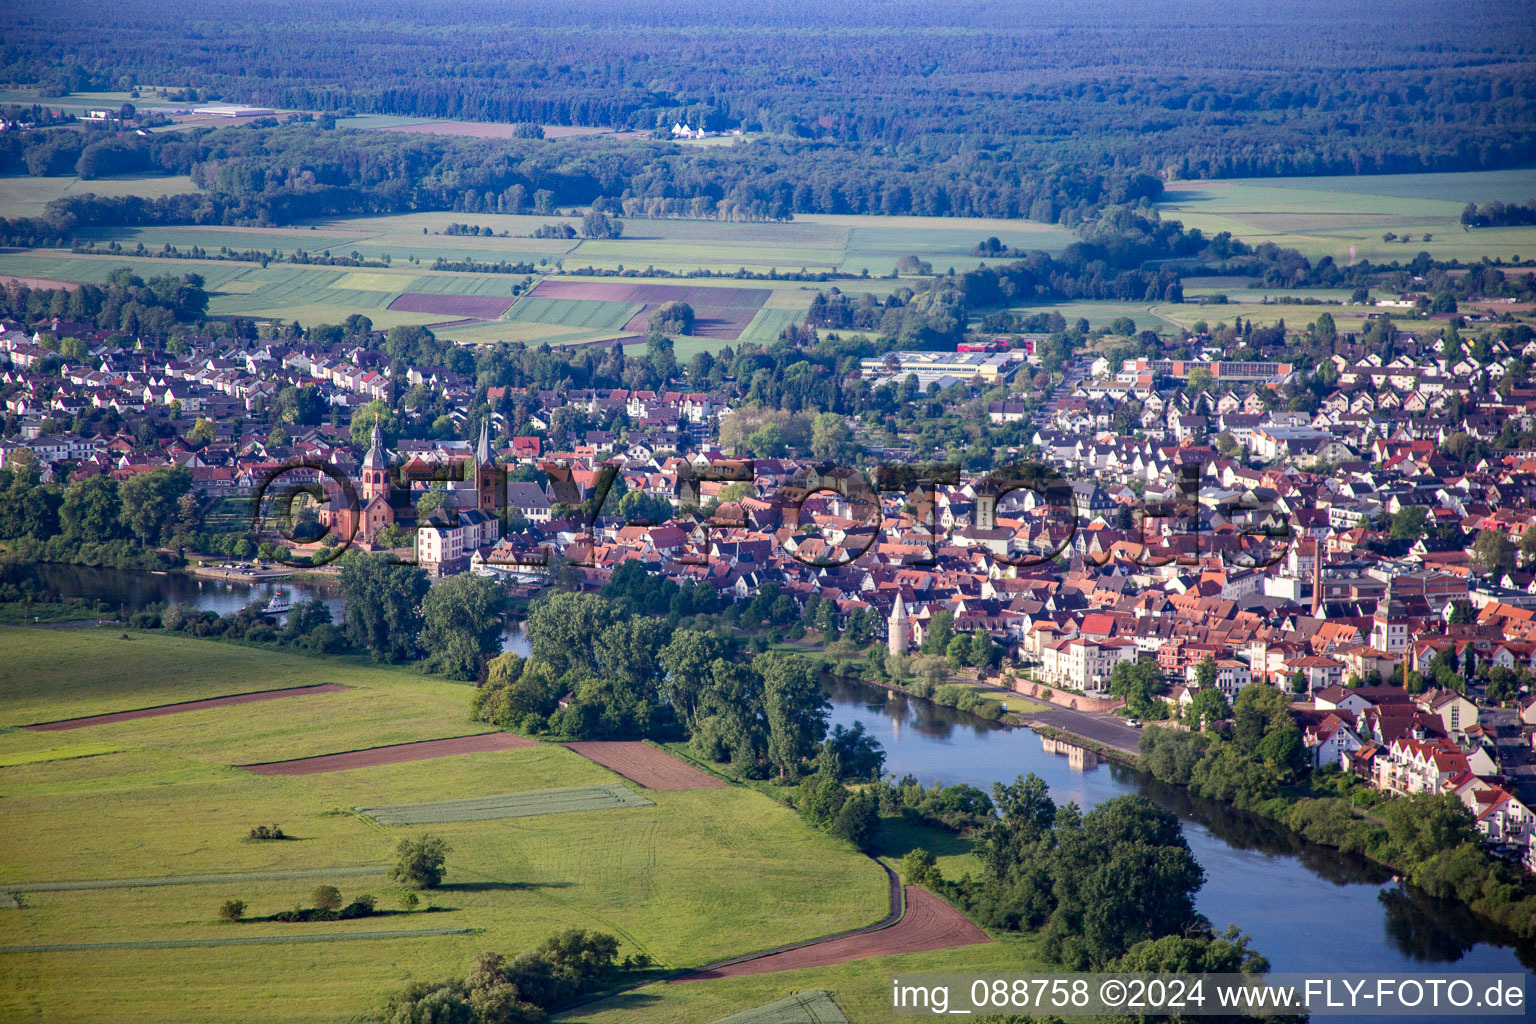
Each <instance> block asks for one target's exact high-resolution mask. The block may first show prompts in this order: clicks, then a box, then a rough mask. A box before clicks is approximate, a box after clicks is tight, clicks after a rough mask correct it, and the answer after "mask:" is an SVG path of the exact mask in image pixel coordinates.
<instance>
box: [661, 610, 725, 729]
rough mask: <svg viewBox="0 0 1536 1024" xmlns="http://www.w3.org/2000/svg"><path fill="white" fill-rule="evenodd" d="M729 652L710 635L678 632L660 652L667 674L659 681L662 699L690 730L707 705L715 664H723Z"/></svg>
mask: <svg viewBox="0 0 1536 1024" xmlns="http://www.w3.org/2000/svg"><path fill="white" fill-rule="evenodd" d="M727 654H729V649H728V648H727V647H726V645H725V644H724V643H723V642H722V641H721V640H720V638H719V637H717V636H715V635H714V634H713V633H705V632H702V631H700V630H696V629H679V630H678V631H677V632H675V633H673V634H672V639H671V640H669V641H668V642H667V645H666V646H665V647H663V648H662V650H661V663H662V666H663V667H665V668H666V670H667V671H666V675H665V677H664V678H663V679H662V681H661V698H662V699H663V700H665V701H666V702H667V703H669V704H671V705H672V707H673V709H674V710H676V711H677V714H678V717H680V718H681V719H682V720H683V721H684V722H685V723H686V724H687V725H688V727H689V729H690V730H692V729H693V728H694V727H695V726H697V724H698V721H699V712H700V710H701V709H702V708H704V707H705V706H706V704H707V691H708V690H709V688H710V685H711V683H712V682H713V679H714V665H715V663H716V662H723V661H724V659H725V657H726V655H727Z"/></svg>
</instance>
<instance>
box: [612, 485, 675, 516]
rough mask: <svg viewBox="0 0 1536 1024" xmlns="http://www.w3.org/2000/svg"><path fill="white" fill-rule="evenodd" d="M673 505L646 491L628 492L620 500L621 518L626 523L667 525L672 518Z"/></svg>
mask: <svg viewBox="0 0 1536 1024" xmlns="http://www.w3.org/2000/svg"><path fill="white" fill-rule="evenodd" d="M673 511H674V510H673V508H672V503H671V502H670V501H668V500H667V499H666V498H663V497H660V496H658V495H655V494H651V493H649V492H646V491H638V490H637V491H627V492H625V494H624V496H623V497H622V498H620V499H619V503H618V514H619V518H620V519H622V520H624V521H625V522H626V523H637V524H643V523H665V522H666V521H667V520H669V519H671V518H672V513H673Z"/></svg>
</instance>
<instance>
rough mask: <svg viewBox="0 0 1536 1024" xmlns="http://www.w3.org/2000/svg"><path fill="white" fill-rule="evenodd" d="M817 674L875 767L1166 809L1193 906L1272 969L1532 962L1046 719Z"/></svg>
mask: <svg viewBox="0 0 1536 1024" xmlns="http://www.w3.org/2000/svg"><path fill="white" fill-rule="evenodd" d="M826 685H827V688H828V694H829V696H830V698H831V699H832V702H833V710H832V723H833V724H834V725H842V726H844V727H845V728H851V727H852V726H853V725H854V724H855V723H862V724H863V725H864V726H865V728H866V729H867V730H868V731H869V732H870V733H872V734H873V735H874V736H875V738H876V739H878V740H880V742H881V743H882V744H883V745H884V747H885V750H886V771H887V772H888V773H890V774H894V775H895V776H897V777H900V776H902V775H906V774H911V775H913V776H915V777H916V778H917V779H918V781H919V782H921V783H922V784H923V785H925V786H926V785H932V784H934V783H941V784H944V785H953V784H956V783H966V784H969V785H973V786H976V787H978V788H980V789H982V790H985V791H990V789H991V786H992V783H994V782H998V781H1012V780H1013V779H1014V778H1015V777H1016V776H1018V775H1021V774H1025V773H1027V772H1033V773H1034V774H1036V775H1039V776H1040V777H1041V778H1042V779H1044V780H1045V782H1046V784H1047V785H1048V786H1049V788H1050V791H1051V795H1052V798H1053V799H1054V800H1056V802H1057V803H1058V804H1066V803H1069V802H1070V803H1076V804H1077V805H1078V806H1079V807H1081V808H1083V809H1084V810H1086V809H1088V808H1091V807H1093V806H1096V805H1097V804H1099V803H1102V802H1103V801H1105V800H1108V799H1111V798H1113V797H1117V796H1122V795H1125V794H1127V793H1137V794H1140V795H1142V796H1145V797H1147V798H1148V799H1149V800H1151V801H1152V802H1153V803H1155V804H1157V805H1158V806H1160V807H1163V808H1165V809H1167V810H1170V811H1172V812H1174V813H1175V814H1176V815H1178V817H1179V819H1180V821H1181V823H1182V824H1183V826H1184V831H1185V835H1186V838H1187V839H1188V841H1189V843H1190V847H1191V849H1192V850H1193V852H1194V853H1195V857H1196V860H1198V861H1199V862H1200V864H1201V866H1202V868H1203V869H1204V870H1205V873H1206V884H1205V886H1204V888H1202V889H1201V891H1200V893H1199V895H1198V897H1197V900H1196V906H1197V909H1198V910H1199V911H1200V912H1201V913H1203V914H1204V915H1205V916H1206V917H1208V918H1209V919H1210V920H1211V921H1212V922H1213V923H1214V924H1215V925H1216V926H1217V927H1225V925H1226V924H1228V923H1235V924H1237V925H1238V926H1239V927H1240V928H1242V929H1243V930H1244V931H1246V932H1248V933H1249V934H1250V935H1251V936H1252V937H1253V940H1254V947H1255V948H1257V949H1258V950H1259V951H1260V952H1262V953H1263V954H1264V955H1265V956H1266V957H1268V958H1269V959H1270V961H1271V964H1272V969H1273V970H1276V971H1340V970H1361V971H1376V972H1380V971H1387V972H1400V973H1414V974H1417V973H1423V972H1426V971H1435V970H1444V969H1446V968H1447V967H1448V966H1449V965H1452V964H1454V965H1456V969H1457V970H1467V971H1487V972H1495V971H1524V970H1526V969H1527V966H1528V965H1531V964H1536V950H1532V949H1524V950H1517V949H1516V948H1515V947H1514V945H1513V944H1512V943H1511V942H1510V941H1509V939H1508V936H1504V935H1501V934H1499V933H1498V932H1497V931H1496V930H1495V929H1492V928H1489V927H1488V926H1487V925H1486V923H1485V922H1483V921H1481V920H1480V919H1479V918H1477V917H1476V916H1475V915H1474V914H1472V913H1471V912H1470V911H1469V910H1467V909H1466V908H1465V907H1464V906H1461V905H1459V904H1455V903H1449V902H1446V901H1441V900H1435V899H1432V898H1430V897H1428V896H1427V895H1425V894H1424V893H1422V892H1419V891H1417V890H1415V889H1413V888H1412V887H1409V886H1404V885H1402V884H1400V883H1399V882H1397V881H1396V880H1394V879H1393V873H1392V872H1391V871H1390V870H1389V869H1386V868H1383V867H1382V866H1380V865H1379V864H1376V863H1374V862H1372V861H1370V860H1368V859H1366V858H1363V857H1360V856H1357V855H1354V854H1349V853H1345V852H1342V851H1340V850H1338V849H1336V848H1334V847H1328V846H1322V845H1319V844H1316V843H1312V842H1309V841H1307V840H1306V839H1304V838H1302V837H1301V836H1299V835H1297V834H1296V833H1295V832H1293V831H1291V830H1290V829H1289V828H1287V827H1285V826H1283V825H1281V824H1280V823H1278V822H1275V821H1273V820H1271V819H1268V818H1262V817H1256V816H1254V815H1251V814H1248V813H1246V812H1242V811H1237V810H1236V809H1234V808H1231V807H1228V806H1225V805H1221V804H1216V803H1214V802H1212V801H1207V800H1203V799H1201V798H1199V797H1197V796H1195V795H1194V794H1192V793H1190V792H1188V790H1187V789H1185V788H1183V787H1175V786H1169V785H1165V784H1163V783H1159V782H1158V781H1157V780H1155V779H1153V778H1152V777H1151V776H1149V775H1146V774H1144V773H1142V772H1139V771H1135V770H1132V769H1131V768H1130V767H1128V766H1127V764H1126V763H1125V762H1124V761H1123V760H1122V759H1120V758H1118V757H1117V756H1116V755H1115V754H1114V753H1113V752H1112V750H1106V751H1101V752H1100V753H1099V755H1098V756H1097V757H1095V758H1089V759H1085V758H1081V757H1077V758H1074V757H1072V756H1071V755H1070V752H1069V751H1067V750H1064V749H1063V748H1061V747H1060V746H1055V741H1060V740H1064V739H1067V738H1068V737H1066V736H1065V735H1063V734H1061V733H1057V732H1056V731H1055V730H1053V729H1051V727H1049V726H1044V727H1040V728H1037V727H1036V726H1029V727H1027V728H1026V729H1021V728H1016V727H1015V728H1010V727H1008V726H1005V725H1003V724H1001V723H995V722H986V721H983V720H981V719H978V718H975V717H974V716H970V715H965V714H962V713H960V712H957V711H955V710H954V709H952V708H944V707H941V706H938V705H934V704H932V703H931V702H927V701H922V700H918V699H915V698H910V697H906V696H903V695H900V694H896V693H893V692H891V691H889V690H887V689H885V688H883V687H873V686H869V685H866V684H863V683H860V682H854V681H851V680H846V679H843V680H839V679H828V680H827V683H826ZM1030 732H1034V733H1036V736H1037V737H1038V742H1031V739H1032V737H1030V736H1029V733H1030ZM1048 741H1051V742H1050V745H1048ZM1099 758H1104V760H1100V759H1099ZM1320 922H1329V926H1328V927H1320V926H1319V925H1320Z"/></svg>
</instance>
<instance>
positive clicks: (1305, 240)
mask: <svg viewBox="0 0 1536 1024" xmlns="http://www.w3.org/2000/svg"><path fill="white" fill-rule="evenodd" d="M1533 198H1536V169H1528V170H1509V171H1476V172H1466V173H1458V174H1393V175H1361V176H1359V177H1329V178H1234V179H1230V180H1221V181H1173V182H1169V183H1168V185H1167V189H1166V191H1165V192H1164V193H1163V201H1162V202H1161V203H1159V204H1158V209H1159V211H1160V212H1161V213H1162V215H1163V216H1164V217H1165V218H1168V219H1173V220H1179V221H1182V222H1183V223H1184V225H1185V226H1186V227H1191V228H1199V229H1200V230H1201V231H1203V232H1205V233H1206V234H1207V235H1213V234H1216V233H1217V232H1220V231H1230V232H1232V234H1233V235H1236V236H1237V237H1239V238H1241V239H1243V240H1244V241H1245V242H1249V243H1258V242H1266V241H1269V242H1274V243H1276V244H1277V245H1283V246H1287V247H1291V248H1295V249H1299V250H1300V251H1301V252H1302V253H1303V254H1304V255H1306V256H1309V257H1312V258H1314V259H1317V258H1321V257H1323V256H1332V257H1333V258H1334V259H1335V260H1337V261H1338V262H1340V263H1348V262H1350V261H1352V260H1355V259H1369V260H1371V261H1372V262H1391V261H1393V260H1397V261H1400V262H1408V261H1409V260H1412V259H1413V258H1414V257H1415V256H1416V255H1418V254H1419V253H1420V252H1427V253H1429V254H1430V255H1431V256H1433V257H1434V258H1435V259H1438V260H1452V259H1460V260H1463V261H1473V262H1475V261H1477V260H1480V259H1482V258H1483V257H1484V256H1485V255H1486V256H1488V257H1490V258H1498V259H1506V260H1508V259H1513V258H1515V257H1516V256H1519V255H1523V256H1525V258H1527V259H1529V258H1531V257H1532V256H1536V227H1521V228H1474V229H1472V230H1470V231H1469V230H1464V229H1463V228H1462V226H1461V211H1462V208H1463V207H1464V206H1466V204H1467V203H1469V202H1476V203H1487V202H1491V201H1493V200H1495V199H1497V200H1502V201H1504V202H1517V203H1524V202H1530V201H1531V200H1532V199H1533ZM1387 234H1393V235H1396V236H1398V238H1399V239H1401V238H1402V237H1404V236H1407V237H1408V238H1409V241H1408V242H1407V243H1404V242H1402V241H1396V240H1394V241H1383V236H1384V235H1387ZM1426 234H1427V235H1429V236H1430V237H1429V240H1428V241H1425V240H1424V236H1425V235H1426Z"/></svg>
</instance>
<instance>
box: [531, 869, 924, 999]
mask: <svg viewBox="0 0 1536 1024" xmlns="http://www.w3.org/2000/svg"><path fill="white" fill-rule="evenodd" d="M865 856H866V857H869V855H868V854H865ZM869 860H870V862H871V863H873V864H877V865H879V867H880V870H882V871H884V872H885V874H886V877H887V879H888V880H889V883H890V890H891V910H890V913H888V914H886V915H885V917H883V918H882V919H880V920H879V921H876V922H875V923H874V924H867V925H865V926H864V927H862V928H851V929H848V930H846V931H841V932H834V933H832V934H831V935H821V936H818V937H816V938H813V939H803V940H801V941H798V942H789V943H785V944H784V945H781V946H775V947H774V948H772V949H764V950H759V951H758V952H755V953H743V954H741V955H740V956H735V957H730V958H728V959H725V960H716V961H715V962H713V963H708V964H704V965H702V966H699V967H682V968H678V969H677V970H674V971H671V972H670V973H668V974H667V975H665V976H663V977H660V978H653V979H650V980H648V981H643V982H640V983H639V984H637V985H631V986H629V987H628V988H621V989H619V990H617V991H614V992H605V993H603V994H602V995H599V996H593V997H592V998H590V999H584V1000H582V1001H581V1002H578V1003H573V1004H572V1005H570V1006H567V1007H565V1008H564V1009H562V1010H561V1011H560V1012H561V1013H568V1012H570V1011H571V1010H575V1009H579V1008H581V1007H584V1006H592V1005H594V1004H596V1003H601V1002H603V1001H604V1000H606V999H612V998H613V997H614V996H620V995H623V994H625V993H626V992H635V991H638V990H640V989H642V988H649V987H650V986H652V985H669V984H671V983H673V982H675V981H681V980H682V979H684V978H687V977H689V976H691V975H694V974H700V973H703V972H704V971H713V970H718V969H720V968H721V967H729V966H731V965H733V964H742V963H747V962H748V961H751V960H761V959H762V958H764V957H768V956H773V955H774V954H776V953H788V952H790V951H791V950H796V949H804V948H806V947H807V946H819V945H821V944H822V943H825V942H836V941H837V940H838V939H849V938H853V937H854V936H857V935H867V934H870V933H871V932H879V931H884V930H885V929H887V928H890V927H892V926H894V925H896V924H898V923H900V922H901V919H902V918H903V917H905V916H906V915H907V904H906V890H905V888H904V887H903V886H902V884H901V879H900V878H898V877H897V875H896V872H894V871H892V870H891V869H890V868H889V867H887V866H886V865H885V864H884V863H882V862H881V861H879V860H877V859H875V858H874V857H869Z"/></svg>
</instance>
